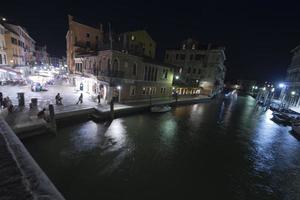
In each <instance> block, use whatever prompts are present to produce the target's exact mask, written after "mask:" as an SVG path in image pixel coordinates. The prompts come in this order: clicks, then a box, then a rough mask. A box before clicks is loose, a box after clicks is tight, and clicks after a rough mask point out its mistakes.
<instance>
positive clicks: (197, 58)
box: [195, 54, 204, 60]
mask: <svg viewBox="0 0 300 200" xmlns="http://www.w3.org/2000/svg"><path fill="white" fill-rule="evenodd" d="M203 57H204V55H201V54H196V57H195V60H201V59H203Z"/></svg>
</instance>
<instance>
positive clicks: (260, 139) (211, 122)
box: [25, 97, 300, 200]
mask: <svg viewBox="0 0 300 200" xmlns="http://www.w3.org/2000/svg"><path fill="white" fill-rule="evenodd" d="M271 117H272V114H271V112H270V111H267V112H265V111H264V110H262V109H259V108H255V102H254V100H253V99H252V98H250V97H239V98H238V99H236V100H234V99H233V100H230V101H227V100H224V101H223V100H215V101H212V102H210V103H206V104H198V105H192V106H183V107H177V108H176V109H174V110H173V111H171V112H168V113H164V114H151V113H149V114H141V115H134V116H129V117H125V118H120V119H115V120H113V121H112V122H111V123H105V124H96V123H94V122H85V123H82V124H78V125H75V126H73V127H70V128H64V129H61V130H59V134H58V135H57V137H51V138H43V137H40V138H33V139H31V140H28V141H25V144H26V146H27V147H28V149H29V151H30V152H31V153H32V154H33V156H34V158H35V159H36V160H37V162H38V163H39V164H40V165H41V166H42V168H43V169H45V171H46V173H47V174H48V175H49V176H50V178H51V179H52V180H53V181H54V183H55V185H57V186H58V188H59V189H60V190H61V191H62V193H63V194H64V195H65V196H66V198H67V199H75V200H76V199H101V198H107V199H122V198H123V199H131V198H134V199H136V198H141V199H144V197H146V196H147V197H151V198H152V197H153V198H152V199H162V198H163V197H164V198H166V199H172V198H173V199H176V198H177V199H178V198H179V199H192V198H193V197H194V196H197V197H199V198H203V199H251V200H252V199H298V197H299V196H300V190H299V187H300V144H299V141H297V140H296V139H295V138H294V137H293V136H292V135H290V134H289V130H290V128H289V127H284V126H280V125H278V124H276V123H274V122H273V121H272V120H270V118H271ZM216 191H217V192H216ZM145 194H147V195H145Z"/></svg>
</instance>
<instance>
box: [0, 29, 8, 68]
mask: <svg viewBox="0 0 300 200" xmlns="http://www.w3.org/2000/svg"><path fill="white" fill-rule="evenodd" d="M7 64H8V63H7V55H6V43H5V28H4V26H2V25H1V24H0V66H3V65H7Z"/></svg>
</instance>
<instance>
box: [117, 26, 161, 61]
mask: <svg viewBox="0 0 300 200" xmlns="http://www.w3.org/2000/svg"><path fill="white" fill-rule="evenodd" d="M113 48H114V49H119V50H121V51H126V52H128V53H130V54H134V55H139V56H146V57H151V58H155V53H156V42H155V41H154V40H153V39H152V37H151V36H150V35H149V33H148V32H147V31H145V30H137V31H131V32H125V33H120V34H116V35H115V34H114V39H113Z"/></svg>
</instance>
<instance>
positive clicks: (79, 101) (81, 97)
mask: <svg viewBox="0 0 300 200" xmlns="http://www.w3.org/2000/svg"><path fill="white" fill-rule="evenodd" d="M79 103H80V104H82V103H83V94H82V93H81V94H80V96H79V98H78V101H77V103H76V104H79Z"/></svg>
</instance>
